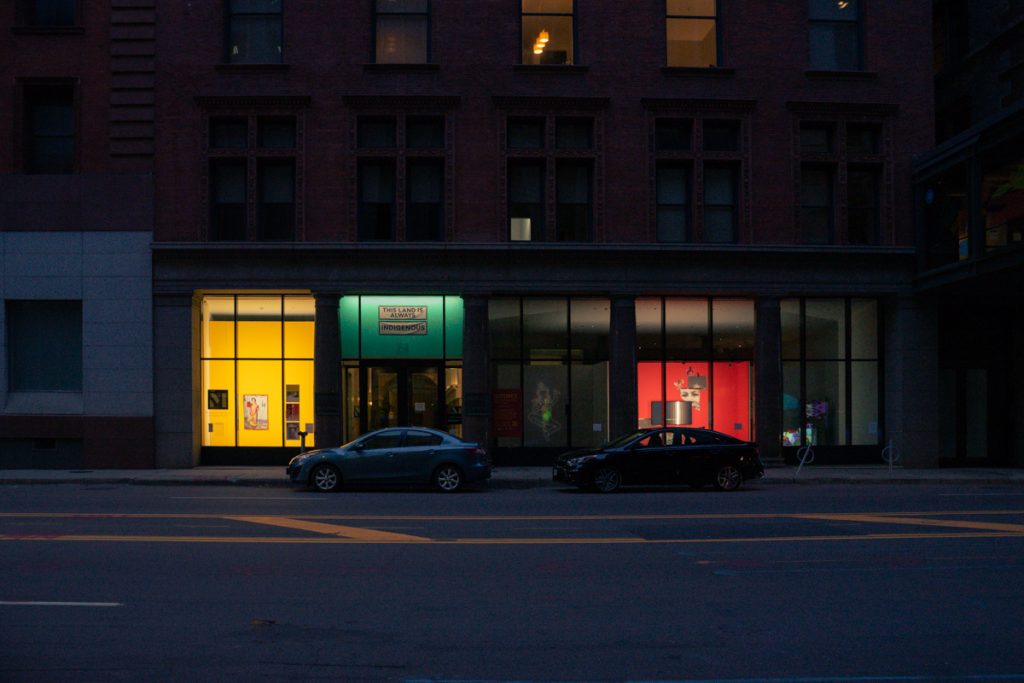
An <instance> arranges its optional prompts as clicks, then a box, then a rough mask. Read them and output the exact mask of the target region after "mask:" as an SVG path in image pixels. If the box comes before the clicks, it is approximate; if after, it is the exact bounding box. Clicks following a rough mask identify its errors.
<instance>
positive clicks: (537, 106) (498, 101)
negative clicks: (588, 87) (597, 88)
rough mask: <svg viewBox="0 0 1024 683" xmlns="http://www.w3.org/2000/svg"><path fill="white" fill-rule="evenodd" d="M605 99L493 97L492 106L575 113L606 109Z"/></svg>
mask: <svg viewBox="0 0 1024 683" xmlns="http://www.w3.org/2000/svg"><path fill="white" fill-rule="evenodd" d="M609 101H610V100H609V98H607V97H538V96H533V95H523V96H519V95H495V96H494V104H495V105H496V106H498V107H501V108H502V109H530V110H535V111H543V110H548V109H572V110H577V111H582V110H588V111H595V110H598V109H607V108H608V103H609Z"/></svg>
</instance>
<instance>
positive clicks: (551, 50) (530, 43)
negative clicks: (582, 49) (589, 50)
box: [521, 0, 576, 64]
mask: <svg viewBox="0 0 1024 683" xmlns="http://www.w3.org/2000/svg"><path fill="white" fill-rule="evenodd" d="M521 31H522V60H521V61H522V63H523V64H573V63H574V61H575V60H574V54H573V52H574V45H575V42H576V41H575V39H574V31H575V28H574V24H573V0H522V28H521Z"/></svg>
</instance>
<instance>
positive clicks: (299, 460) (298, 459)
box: [288, 451, 318, 466]
mask: <svg viewBox="0 0 1024 683" xmlns="http://www.w3.org/2000/svg"><path fill="white" fill-rule="evenodd" d="M317 453H318V451H309V452H308V453H300V454H299V455H296V456H295V457H294V458H292V459H291V460H289V461H288V464H289V465H297V466H298V465H302V464H303V463H305V462H306V461H307V460H309V459H310V458H312V457H313V456H314V455H316V454H317Z"/></svg>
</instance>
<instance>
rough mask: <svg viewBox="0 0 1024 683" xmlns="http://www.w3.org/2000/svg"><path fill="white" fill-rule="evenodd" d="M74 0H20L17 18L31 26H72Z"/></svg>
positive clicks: (74, 13)
mask: <svg viewBox="0 0 1024 683" xmlns="http://www.w3.org/2000/svg"><path fill="white" fill-rule="evenodd" d="M76 10H77V8H76V0H20V2H19V3H18V20H19V23H20V24H23V25H25V26H33V27H47V28H49V27H55V26H74V25H75V21H76V19H77V17H76V13H77V12H76Z"/></svg>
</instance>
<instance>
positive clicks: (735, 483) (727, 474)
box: [715, 465, 743, 491]
mask: <svg viewBox="0 0 1024 683" xmlns="http://www.w3.org/2000/svg"><path fill="white" fill-rule="evenodd" d="M742 483H743V474H742V473H741V472H740V470H739V468H738V467H736V466H735V465H722V466H721V467H719V468H718V471H717V472H715V488H717V489H718V490H719V491H735V490H736V489H738V488H739V487H740V484H742Z"/></svg>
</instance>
